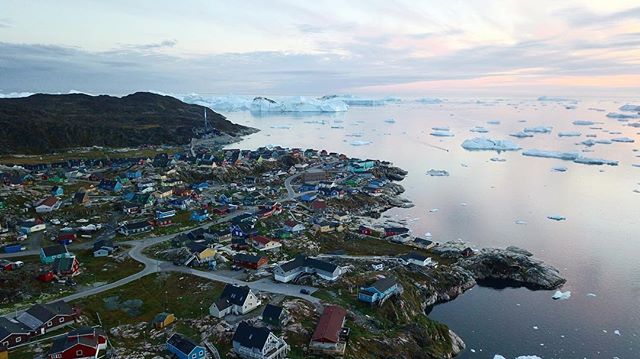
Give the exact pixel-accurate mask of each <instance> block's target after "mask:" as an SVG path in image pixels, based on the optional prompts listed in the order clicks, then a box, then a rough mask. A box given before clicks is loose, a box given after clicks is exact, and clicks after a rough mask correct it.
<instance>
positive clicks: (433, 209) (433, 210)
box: [429, 208, 438, 213]
mask: <svg viewBox="0 0 640 359" xmlns="http://www.w3.org/2000/svg"><path fill="white" fill-rule="evenodd" d="M429 212H431V213H436V212H438V209H437V208H431V209H430V210H429Z"/></svg>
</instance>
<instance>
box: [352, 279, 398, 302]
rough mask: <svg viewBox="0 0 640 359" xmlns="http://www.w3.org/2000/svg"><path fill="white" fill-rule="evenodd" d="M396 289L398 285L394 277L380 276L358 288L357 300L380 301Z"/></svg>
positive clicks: (395, 291)
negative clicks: (368, 284)
mask: <svg viewBox="0 0 640 359" xmlns="http://www.w3.org/2000/svg"><path fill="white" fill-rule="evenodd" d="M398 291H399V286H398V282H396V280H395V279H393V278H382V279H378V280H377V281H375V282H374V283H373V284H371V285H370V286H368V287H364V288H360V292H359V293H358V300H359V301H361V302H365V303H377V302H381V303H382V302H384V301H385V300H386V299H387V298H389V297H391V296H392V295H394V294H395V293H397V292H398Z"/></svg>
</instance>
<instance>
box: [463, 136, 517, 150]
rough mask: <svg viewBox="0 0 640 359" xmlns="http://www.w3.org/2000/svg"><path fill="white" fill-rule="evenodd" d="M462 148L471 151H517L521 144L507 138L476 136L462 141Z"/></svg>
mask: <svg viewBox="0 0 640 359" xmlns="http://www.w3.org/2000/svg"><path fill="white" fill-rule="evenodd" d="M462 148H464V149H465V150H469V151H517V150H519V149H520V146H518V145H517V144H515V143H513V142H511V141H507V140H493V139H490V138H486V137H476V138H471V139H468V140H465V141H464V142H462Z"/></svg>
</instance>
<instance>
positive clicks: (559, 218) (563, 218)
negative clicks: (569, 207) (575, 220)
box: [547, 215, 567, 221]
mask: <svg viewBox="0 0 640 359" xmlns="http://www.w3.org/2000/svg"><path fill="white" fill-rule="evenodd" d="M547 218H549V219H551V220H554V221H566V220H567V217H563V216H558V215H551V216H547Z"/></svg>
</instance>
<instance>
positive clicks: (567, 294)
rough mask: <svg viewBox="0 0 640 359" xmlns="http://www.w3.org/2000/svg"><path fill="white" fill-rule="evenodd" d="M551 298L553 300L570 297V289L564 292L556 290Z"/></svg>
mask: <svg viewBox="0 0 640 359" xmlns="http://www.w3.org/2000/svg"><path fill="white" fill-rule="evenodd" d="M551 298H553V299H554V300H567V299H569V298H571V291H570V290H568V291H566V292H562V291H559V290H556V292H555V293H553V296H552V297H551Z"/></svg>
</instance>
